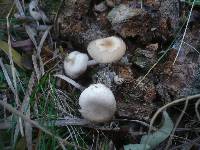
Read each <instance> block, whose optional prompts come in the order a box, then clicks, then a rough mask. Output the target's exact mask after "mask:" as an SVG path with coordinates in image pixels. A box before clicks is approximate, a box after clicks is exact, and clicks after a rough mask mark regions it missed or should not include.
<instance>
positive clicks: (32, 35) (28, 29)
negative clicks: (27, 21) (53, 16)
mask: <svg viewBox="0 0 200 150" xmlns="http://www.w3.org/2000/svg"><path fill="white" fill-rule="evenodd" d="M24 27H25V30H26V33H27V34H28V36H29V38H30V39H31V41H32V42H33V44H34V46H35V48H36V49H37V41H36V39H35V35H36V31H35V30H34V29H32V28H31V27H30V26H28V25H25V26H24Z"/></svg>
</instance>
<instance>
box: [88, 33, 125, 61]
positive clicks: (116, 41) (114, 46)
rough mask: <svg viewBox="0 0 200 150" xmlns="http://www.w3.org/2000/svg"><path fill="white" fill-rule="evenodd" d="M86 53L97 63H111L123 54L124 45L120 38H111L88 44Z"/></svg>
mask: <svg viewBox="0 0 200 150" xmlns="http://www.w3.org/2000/svg"><path fill="white" fill-rule="evenodd" d="M87 51H88V53H89V54H90V56H91V57H92V58H93V59H94V60H95V61H97V62H98V63H112V62H115V61H117V60H120V59H121V58H122V56H123V55H124V54H125V51H126V44H125V43H124V41H123V40H122V39H121V38H119V37H116V36H111V37H107V38H103V39H97V40H94V41H92V42H90V43H89V45H88V47H87Z"/></svg>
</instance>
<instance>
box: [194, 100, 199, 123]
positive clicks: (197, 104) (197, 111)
mask: <svg viewBox="0 0 200 150" xmlns="http://www.w3.org/2000/svg"><path fill="white" fill-rule="evenodd" d="M199 104H200V99H199V100H198V101H197V102H196V104H195V112H196V114H197V118H198V119H199V121H200V113H199V110H198V107H199Z"/></svg>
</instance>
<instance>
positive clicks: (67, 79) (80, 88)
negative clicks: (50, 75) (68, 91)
mask: <svg viewBox="0 0 200 150" xmlns="http://www.w3.org/2000/svg"><path fill="white" fill-rule="evenodd" d="M54 77H58V78H60V79H63V80H65V81H66V82H68V83H69V84H71V85H73V86H74V87H75V88H77V89H79V90H81V91H82V90H84V89H85V87H83V86H82V85H80V84H78V83H77V82H75V81H74V80H72V79H70V78H68V77H67V76H64V75H61V74H56V75H54Z"/></svg>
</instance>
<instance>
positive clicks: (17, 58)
mask: <svg viewBox="0 0 200 150" xmlns="http://www.w3.org/2000/svg"><path fill="white" fill-rule="evenodd" d="M0 49H1V50H3V51H4V52H5V53H6V54H7V55H9V46H8V43H6V42H4V41H0ZM11 51H12V55H13V61H14V62H15V63H16V64H17V65H18V66H19V67H20V68H22V69H24V66H23V64H22V56H21V55H20V54H19V53H18V52H17V51H16V50H14V49H13V48H11Z"/></svg>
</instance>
